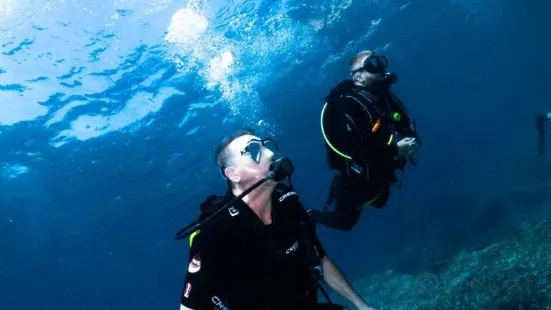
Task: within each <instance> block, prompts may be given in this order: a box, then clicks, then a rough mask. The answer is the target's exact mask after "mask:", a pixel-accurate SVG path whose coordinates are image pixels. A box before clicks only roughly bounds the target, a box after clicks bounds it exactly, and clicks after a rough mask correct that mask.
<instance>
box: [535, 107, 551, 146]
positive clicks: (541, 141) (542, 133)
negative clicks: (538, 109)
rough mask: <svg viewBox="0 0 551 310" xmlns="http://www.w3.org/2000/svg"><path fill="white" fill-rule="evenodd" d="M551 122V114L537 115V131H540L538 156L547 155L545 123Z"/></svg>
mask: <svg viewBox="0 0 551 310" xmlns="http://www.w3.org/2000/svg"><path fill="white" fill-rule="evenodd" d="M550 120H551V112H549V113H547V114H543V113H538V114H536V129H537V130H538V155H543V153H545V128H544V127H543V125H544V123H545V122H548V121H550Z"/></svg>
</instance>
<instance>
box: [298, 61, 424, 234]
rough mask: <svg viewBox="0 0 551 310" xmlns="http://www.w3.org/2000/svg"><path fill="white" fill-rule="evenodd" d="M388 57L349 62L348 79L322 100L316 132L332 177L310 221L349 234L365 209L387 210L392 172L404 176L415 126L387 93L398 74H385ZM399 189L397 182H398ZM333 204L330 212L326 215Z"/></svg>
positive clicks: (415, 144)
mask: <svg viewBox="0 0 551 310" xmlns="http://www.w3.org/2000/svg"><path fill="white" fill-rule="evenodd" d="M387 64H388V61H387V58H386V57H385V56H377V55H375V54H374V53H373V52H371V51H362V52H360V53H358V54H356V55H355V56H354V57H352V59H351V61H350V64H349V69H350V74H351V79H349V80H344V81H342V82H340V83H339V84H338V85H337V86H336V87H335V88H333V89H332V90H331V91H330V93H329V95H328V96H327V97H326V102H325V105H324V106H323V108H322V111H321V132H322V135H323V138H324V140H325V147H326V154H327V160H328V165H329V168H330V169H331V170H336V171H337V172H338V173H337V175H336V176H335V177H334V178H333V181H332V184H331V187H330V191H329V196H328V199H327V202H326V205H325V208H324V209H323V211H320V210H316V209H310V210H308V214H309V215H310V218H311V219H312V221H313V222H315V223H318V224H322V225H325V226H328V227H331V228H333V229H338V230H342V231H350V230H352V228H353V227H354V226H355V225H356V223H357V222H358V219H359V218H360V215H361V213H362V211H363V209H364V208H365V207H367V206H373V207H376V208H382V207H384V206H385V205H386V203H387V201H388V198H389V195H390V187H391V185H393V184H396V183H397V181H398V179H397V176H396V172H397V170H401V171H402V172H403V171H404V167H405V165H406V164H407V163H408V162H409V163H411V164H413V165H416V161H415V159H414V157H413V155H414V154H415V152H416V151H417V149H418V148H419V147H420V146H421V141H420V139H419V136H418V135H417V132H416V128H415V121H414V119H413V118H412V117H411V115H410V114H409V113H408V111H407V110H406V108H405V107H404V105H403V104H402V102H401V101H400V100H399V99H398V97H396V95H395V94H394V93H393V92H392V91H391V90H390V87H391V85H392V84H394V83H396V81H397V75H396V74H395V73H391V72H388V71H386V69H387ZM399 183H400V184H401V182H399ZM333 201H334V202H335V207H334V210H332V211H329V210H328V209H329V207H330V205H331V204H332V203H333Z"/></svg>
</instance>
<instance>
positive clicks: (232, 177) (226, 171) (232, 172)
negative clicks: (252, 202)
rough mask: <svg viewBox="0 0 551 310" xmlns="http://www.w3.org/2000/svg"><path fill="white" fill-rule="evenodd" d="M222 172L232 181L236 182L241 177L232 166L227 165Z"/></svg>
mask: <svg viewBox="0 0 551 310" xmlns="http://www.w3.org/2000/svg"><path fill="white" fill-rule="evenodd" d="M224 174H225V175H226V177H227V178H228V179H229V180H230V181H232V182H234V183H237V182H239V180H240V179H241V178H240V177H239V173H237V169H235V167H233V166H230V167H227V168H226V169H224Z"/></svg>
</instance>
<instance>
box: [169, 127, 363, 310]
mask: <svg viewBox="0 0 551 310" xmlns="http://www.w3.org/2000/svg"><path fill="white" fill-rule="evenodd" d="M277 154H278V147H277V145H276V143H275V141H274V140H272V139H260V138H258V137H256V136H255V135H254V133H253V132H252V131H250V130H243V131H240V132H238V133H236V134H234V135H232V136H230V137H227V138H225V139H224V140H223V141H222V143H221V144H220V145H219V146H218V148H217V151H216V162H217V165H218V167H219V169H220V172H221V173H222V174H223V176H224V177H225V178H226V181H227V184H228V189H227V192H226V194H225V195H222V196H218V195H215V194H213V195H210V196H209V197H207V199H206V200H205V202H203V203H202V204H201V208H200V209H201V214H200V216H199V218H198V220H197V221H195V222H193V223H191V224H190V225H188V226H186V227H184V228H183V229H181V230H180V231H179V232H178V234H177V235H176V239H177V240H181V239H184V238H186V237H190V252H189V265H188V269H187V274H186V279H185V285H184V287H183V290H182V293H181V298H180V303H181V305H180V309H181V310H184V309H270V310H279V309H281V310H283V309H285V310H287V309H305V310H308V309H311V310H315V309H317V310H322V309H326V310H331V309H333V310H337V309H347V308H345V307H343V306H340V305H337V304H333V303H332V302H331V300H330V298H329V296H328V295H327V293H326V292H325V291H324V290H323V288H322V286H321V285H319V283H318V282H319V281H320V280H324V281H325V282H326V283H327V284H328V285H329V287H331V288H333V289H334V290H335V291H336V292H338V293H339V294H340V295H342V296H343V297H344V298H346V299H347V300H348V301H349V302H350V303H352V304H353V305H354V306H355V307H356V308H357V309H362V310H369V309H370V310H374V309H373V308H371V307H370V306H368V305H367V304H366V303H365V302H364V301H363V299H362V298H361V297H360V296H359V294H358V293H357V292H356V291H355V290H354V289H353V288H352V286H351V285H350V283H349V282H348V281H347V280H346V279H345V277H344V276H343V275H342V273H341V272H340V271H339V269H338V268H337V266H336V265H335V264H334V263H333V261H332V260H331V259H330V258H329V257H328V256H327V255H326V252H325V250H324V247H323V246H322V244H321V242H320V240H319V239H318V237H317V236H316V232H315V227H314V225H313V224H312V223H311V222H310V221H309V218H308V215H307V213H306V210H305V209H304V207H303V206H302V204H301V202H300V200H299V198H298V195H297V193H296V192H295V191H294V190H293V188H292V187H293V186H292V183H291V182H290V176H291V174H292V172H293V169H294V168H293V165H292V163H291V161H290V160H289V159H288V158H286V157H279V156H278V155H277ZM286 179H287V180H288V182H287V183H288V185H286V184H284V183H283V181H284V180H286ZM318 289H319V290H320V291H321V292H322V293H323V294H324V295H325V297H326V299H327V300H328V303H319V302H318Z"/></svg>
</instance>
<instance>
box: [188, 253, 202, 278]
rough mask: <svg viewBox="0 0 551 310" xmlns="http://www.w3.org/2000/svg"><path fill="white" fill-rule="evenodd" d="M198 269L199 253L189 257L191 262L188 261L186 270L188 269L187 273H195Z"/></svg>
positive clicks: (199, 263) (199, 266)
mask: <svg viewBox="0 0 551 310" xmlns="http://www.w3.org/2000/svg"><path fill="white" fill-rule="evenodd" d="M200 269H201V257H199V254H195V255H194V256H193V258H192V259H191V262H189V267H188V268H187V271H189V273H196V272H197V271H199V270H200Z"/></svg>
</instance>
